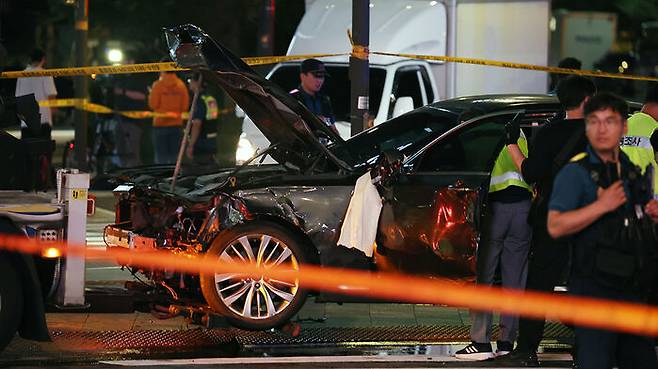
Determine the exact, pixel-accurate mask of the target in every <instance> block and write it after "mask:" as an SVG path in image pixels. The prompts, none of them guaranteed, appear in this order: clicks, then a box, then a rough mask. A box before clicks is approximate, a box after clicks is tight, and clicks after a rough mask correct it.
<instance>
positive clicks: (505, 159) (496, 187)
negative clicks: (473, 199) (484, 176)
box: [489, 135, 532, 193]
mask: <svg viewBox="0 0 658 369" xmlns="http://www.w3.org/2000/svg"><path fill="white" fill-rule="evenodd" d="M517 144H518V145H519V149H521V152H522V153H523V155H525V156H526V157H527V156H528V143H527V141H526V139H525V136H523V135H521V137H519V140H518V141H517ZM509 186H518V187H521V188H525V189H527V190H528V191H529V192H532V190H531V188H530V185H529V184H527V183H526V182H525V181H524V180H523V176H522V175H521V173H520V172H519V170H518V169H517V168H516V165H515V164H514V161H513V160H512V157H511V156H510V154H509V151H508V149H507V146H505V147H504V148H503V149H502V150H501V151H500V154H498V158H496V162H495V163H494V167H493V170H492V171H491V181H490V182H489V193H492V192H496V191H501V190H504V189H506V188H507V187H509Z"/></svg>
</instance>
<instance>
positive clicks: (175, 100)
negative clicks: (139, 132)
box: [149, 72, 190, 164]
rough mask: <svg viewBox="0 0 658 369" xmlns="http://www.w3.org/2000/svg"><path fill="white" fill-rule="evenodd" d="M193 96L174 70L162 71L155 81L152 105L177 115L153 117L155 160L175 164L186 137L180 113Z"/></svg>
mask: <svg viewBox="0 0 658 369" xmlns="http://www.w3.org/2000/svg"><path fill="white" fill-rule="evenodd" d="M189 106H190V96H189V93H188V91H187V87H185V83H184V82H183V81H181V79H180V78H178V76H176V73H174V72H162V73H160V79H158V80H157V81H155V82H153V86H152V88H151V94H150V95H149V107H150V108H151V109H152V110H153V111H154V112H155V113H173V114H172V115H174V116H171V117H169V116H156V117H155V118H153V146H154V147H155V150H154V152H155V164H172V163H175V162H176V155H177V154H178V148H179V146H180V143H181V139H182V137H183V132H182V122H183V119H182V118H181V115H180V114H181V113H183V112H185V111H187V110H188V108H189Z"/></svg>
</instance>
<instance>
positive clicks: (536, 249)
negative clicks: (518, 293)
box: [517, 219, 569, 352]
mask: <svg viewBox="0 0 658 369" xmlns="http://www.w3.org/2000/svg"><path fill="white" fill-rule="evenodd" d="M532 232H533V233H532V241H531V245H530V261H529V263H528V281H527V282H526V289H527V290H533V291H539V292H551V291H553V289H554V288H555V286H556V285H558V284H559V283H561V282H565V281H566V271H567V270H568V268H569V244H568V243H566V242H563V241H556V240H554V239H552V238H551V236H550V235H549V234H548V230H547V229H546V221H545V220H543V219H542V220H538V221H535V223H534V225H533V230H532ZM545 320H546V319H541V320H535V319H528V318H520V319H519V335H518V338H517V349H518V350H519V351H524V352H536V351H537V348H538V347H539V342H540V341H541V339H542V336H543V334H544V322H545Z"/></svg>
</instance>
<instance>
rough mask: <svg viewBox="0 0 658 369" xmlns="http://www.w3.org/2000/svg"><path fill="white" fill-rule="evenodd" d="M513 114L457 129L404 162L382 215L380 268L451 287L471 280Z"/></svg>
mask: <svg viewBox="0 0 658 369" xmlns="http://www.w3.org/2000/svg"><path fill="white" fill-rule="evenodd" d="M515 113H517V112H505V113H496V114H489V115H486V116H481V117H478V118H476V119H472V120H470V121H468V122H466V123H462V124H460V125H458V126H457V127H455V128H454V129H452V130H450V131H449V132H447V133H445V134H443V135H442V136H441V137H439V138H438V139H437V140H435V141H434V142H432V143H430V144H429V145H428V146H426V147H425V148H424V149H423V150H421V151H420V152H419V153H417V154H416V155H414V156H412V157H410V158H409V159H408V160H407V161H406V162H405V166H404V171H403V174H402V175H401V176H400V178H399V179H398V181H396V183H395V184H394V185H393V186H392V187H391V190H390V192H389V194H388V200H387V201H386V203H385V205H384V208H383V209H382V215H381V217H380V222H379V229H378V235H377V247H378V249H377V251H378V252H377V255H376V258H377V260H376V262H377V265H378V268H380V269H382V270H386V271H397V272H404V273H413V274H424V275H437V276H444V277H449V278H455V279H469V278H471V277H472V276H473V275H474V272H475V254H476V250H477V244H478V240H479V227H480V218H481V215H482V213H483V211H484V209H483V204H484V201H485V200H486V194H487V191H488V188H489V180H490V174H491V170H492V168H493V163H494V161H495V159H496V157H497V156H498V153H499V152H500V150H501V149H502V148H503V143H504V141H503V132H504V126H505V124H506V123H507V122H508V121H509V120H511V119H512V118H513V117H514V114H515ZM405 172H406V173H405Z"/></svg>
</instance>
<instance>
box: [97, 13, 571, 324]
mask: <svg viewBox="0 0 658 369" xmlns="http://www.w3.org/2000/svg"><path fill="white" fill-rule="evenodd" d="M166 37H167V40H168V43H169V47H170V53H171V57H172V58H173V59H174V60H175V61H176V62H177V63H178V64H179V65H181V66H183V67H188V68H193V69H198V70H199V71H200V72H201V73H202V75H203V78H204V79H205V80H206V81H207V82H209V83H215V84H217V85H219V86H221V87H222V88H223V89H224V90H225V91H226V92H227V93H228V94H229V95H231V97H232V98H233V99H234V100H235V101H236V103H237V104H239V105H240V106H241V107H242V108H243V109H244V110H245V112H246V113H247V114H248V115H249V116H250V117H251V119H252V120H253V121H254V123H255V124H256V125H257V126H258V127H259V128H260V129H261V130H262V132H263V133H264V134H265V135H266V136H267V138H268V139H269V140H270V142H272V145H271V146H270V147H269V148H267V149H266V150H264V151H263V152H262V153H260V154H257V155H256V157H255V158H253V159H252V161H251V163H250V164H251V165H243V166H241V167H238V168H231V169H226V170H221V171H219V172H217V173H212V174H207V175H203V176H187V177H185V176H184V177H182V178H179V179H178V182H177V184H176V187H175V188H173V189H172V183H171V181H172V179H171V170H170V169H154V170H153V171H148V170H141V171H139V173H133V174H134V175H133V176H132V177H131V178H130V180H129V181H128V182H126V183H125V184H123V185H120V186H119V187H117V188H116V189H115V194H116V196H117V204H116V224H113V225H110V226H108V227H107V228H106V230H105V240H106V242H107V244H108V247H122V248H129V249H132V250H135V251H140V250H152V249H159V250H169V251H171V252H172V253H177V254H205V255H207V257H212V258H219V259H221V260H224V261H228V262H230V261H247V262H250V263H256V264H259V265H285V266H287V267H289V268H294V269H298V268H303V265H304V264H305V263H313V264H320V265H323V266H333V267H344V268H360V269H366V270H372V271H384V272H401V273H411V274H416V275H424V276H429V277H432V276H435V277H436V276H440V277H447V278H451V279H454V280H456V281H464V282H466V281H471V280H473V277H474V268H475V252H476V249H477V244H478V239H479V232H478V229H479V227H480V222H481V218H482V216H483V213H484V212H485V210H486V209H485V202H486V194H487V190H488V186H489V181H490V172H491V170H492V167H493V163H494V160H495V158H496V156H497V154H498V152H499V151H500V150H501V148H502V147H503V130H504V125H505V124H506V123H507V122H509V121H510V120H511V119H512V118H514V117H517V119H518V118H519V117H520V119H522V123H523V124H524V125H526V126H532V125H540V124H543V123H545V122H546V121H547V120H548V119H550V118H552V117H553V116H554V115H555V114H556V112H557V111H558V110H559V105H558V103H557V100H556V99H555V98H553V97H549V96H516V95H514V96H508V95H505V96H502V95H501V96H480V97H469V98H460V99H454V100H448V101H443V102H439V103H434V104H431V105H428V106H425V107H422V108H419V109H417V110H414V111H412V112H410V113H408V114H405V115H403V116H400V117H398V118H395V119H393V120H390V121H388V122H386V123H383V124H381V125H378V126H376V127H374V128H371V129H369V130H367V131H364V132H362V133H361V134H359V135H357V136H354V137H352V138H351V139H349V140H347V141H344V140H342V139H341V138H340V137H339V136H337V135H336V134H334V132H333V131H331V130H330V129H328V127H327V126H326V125H325V124H324V123H323V122H322V121H320V120H319V119H318V118H317V117H315V116H314V115H313V114H312V113H310V112H309V111H308V110H307V109H306V108H305V107H304V106H303V105H301V104H300V103H298V102H297V100H296V99H294V98H292V97H291V96H289V95H288V94H287V93H286V92H285V91H284V90H282V89H281V88H279V87H278V86H276V85H275V84H273V83H272V82H270V81H268V80H266V79H264V78H263V77H261V76H259V75H258V74H257V73H256V72H254V71H253V70H252V69H251V68H250V67H249V66H247V65H246V64H245V63H244V62H243V61H242V60H240V59H239V58H237V57H235V56H234V55H233V54H231V52H230V51H228V50H227V49H225V48H224V47H222V46H221V45H219V44H217V43H216V42H214V41H213V40H212V39H211V38H210V37H208V36H207V35H206V34H205V33H203V31H201V30H200V29H198V28H196V27H194V26H190V25H186V26H179V27H176V28H173V29H170V30H167V31H166ZM519 113H520V114H519ZM517 115H518V116H517ZM321 142H323V143H327V142H328V144H321ZM382 153H384V154H382ZM267 155H269V156H271V157H272V158H273V159H274V160H275V161H276V162H277V163H278V164H262V160H261V159H263V158H264V157H265V156H267ZM259 163H261V164H259ZM368 171H372V173H373V174H372V177H376V178H378V179H379V184H378V186H379V187H378V191H380V194H381V197H382V198H383V202H382V207H381V211H380V212H378V213H376V214H375V216H377V215H379V220H378V223H377V229H376V242H374V243H373V244H372V245H369V247H370V249H369V250H366V251H365V252H364V251H363V250H356V249H348V248H346V247H345V246H344V245H338V244H337V243H338V240H339V236H340V232H341V226H342V225H343V222H344V218H345V214H346V211H347V208H348V205H349V204H350V199H351V197H352V192H353V190H354V188H355V183H356V182H357V179H359V177H361V176H363V175H364V174H365V173H368ZM365 211H368V209H367V206H366V209H365ZM139 272H140V273H142V274H143V275H146V276H147V278H148V279H149V281H150V282H151V286H153V287H154V288H160V289H162V290H166V291H168V292H167V294H168V296H169V297H168V300H169V301H168V303H171V304H185V305H187V306H197V307H204V306H209V307H210V308H211V309H212V310H213V311H215V312H217V313H219V314H222V315H224V316H226V317H228V318H229V319H230V321H231V322H232V323H233V324H235V325H236V326H238V327H241V328H246V329H267V328H272V327H276V326H279V325H281V324H283V323H285V322H286V321H287V320H288V319H289V318H290V317H291V316H292V315H293V314H295V313H296V312H297V311H298V310H299V308H300V307H301V306H302V304H303V303H304V301H305V299H306V296H307V293H308V292H309V291H307V290H306V289H304V286H300V285H299V283H288V282H284V281H278V280H273V279H264V278H260V279H252V278H247V277H245V276H241V275H239V274H214V275H200V276H199V275H181V274H178V273H175V272H171V271H167V270H139ZM345 288H346V294H345V295H332V296H328V295H323V294H320V295H319V296H318V298H319V299H323V300H324V301H341V300H342V301H345V300H346V299H350V301H354V297H350V293H349V292H350V291H348V290H347V289H349V286H346V287H345ZM437 293H440V291H437Z"/></svg>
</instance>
